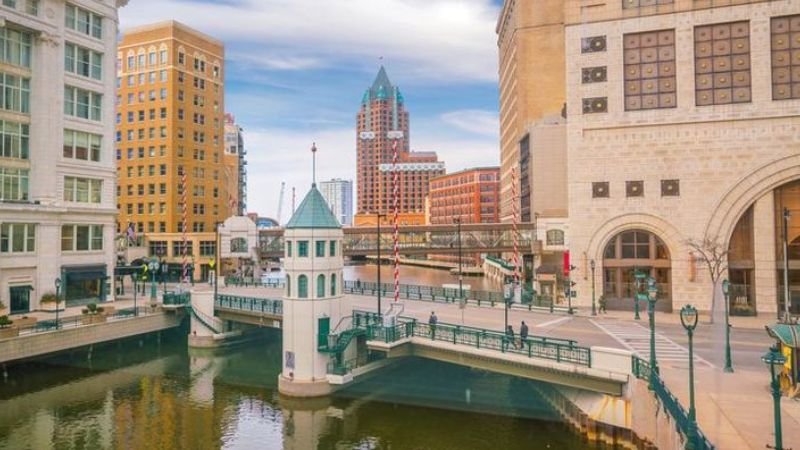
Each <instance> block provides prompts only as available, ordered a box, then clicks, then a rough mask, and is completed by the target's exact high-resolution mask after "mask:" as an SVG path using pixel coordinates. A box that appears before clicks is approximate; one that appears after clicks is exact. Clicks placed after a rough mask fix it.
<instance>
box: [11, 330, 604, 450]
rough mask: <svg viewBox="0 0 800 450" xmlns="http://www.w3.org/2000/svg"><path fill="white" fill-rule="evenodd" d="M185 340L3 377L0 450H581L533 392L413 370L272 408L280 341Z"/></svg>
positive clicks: (523, 385)
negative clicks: (228, 344)
mask: <svg viewBox="0 0 800 450" xmlns="http://www.w3.org/2000/svg"><path fill="white" fill-rule="evenodd" d="M183 333H185V331H183V332H177V333H174V334H173V335H171V336H165V337H164V339H162V340H161V341H160V342H159V341H157V340H156V339H155V338H154V337H148V338H145V339H142V340H139V339H133V340H129V341H125V342H123V343H121V344H110V345H107V346H105V347H104V348H103V349H101V350H99V351H98V350H96V351H95V352H94V355H93V357H92V360H91V361H89V360H87V357H86V353H85V352H75V353H74V354H73V355H63V356H60V357H58V358H56V359H51V360H48V361H46V362H31V363H25V364H21V365H17V366H12V367H9V369H8V375H7V378H5V380H2V379H0V448H2V449H15V450H16V449H33V450H39V449H218V448H225V449H298V450H313V449H333V450H342V449H359V450H366V449H387V450H388V449H393V450H401V449H412V450H417V449H420V450H421V449H430V450H438V449H443V450H449V449H453V450H456V449H458V450H464V449H491V450H500V449H503V450H506V449H507V450H514V449H520V450H522V449H526V450H528V449H534V450H536V449H585V448H590V447H589V446H588V445H587V444H584V443H583V442H582V439H581V438H580V437H578V436H576V435H574V434H573V433H572V432H570V431H569V430H568V429H567V427H566V426H565V425H564V424H562V423H561V422H559V420H558V417H557V416H556V414H555V413H554V411H552V410H551V409H550V407H549V406H547V405H546V403H545V402H544V401H543V400H542V399H540V398H539V397H538V395H537V394H536V393H535V392H534V390H533V385H532V384H531V382H528V381H524V380H520V379H515V378H512V377H506V376H501V375H496V374H491V373H487V372H483V371H477V370H472V369H468V368H464V367H459V366H453V365H449V364H444V363H438V362H432V361H424V360H416V359H411V360H407V361H405V362H401V363H399V364H396V365H395V366H393V367H390V368H387V369H385V370H384V371H383V372H380V373H379V375H377V376H375V377H373V378H370V379H368V380H365V381H363V382H360V383H356V384H355V385H353V386H352V387H349V388H347V389H345V390H342V391H339V392H337V393H336V394H335V395H334V396H333V397H332V398H329V399H323V400H305V401H297V400H287V399H284V398H281V397H279V396H278V394H277V390H276V385H277V376H278V373H279V371H280V360H281V353H280V352H281V347H280V334H279V333H276V332H274V331H269V332H267V333H265V336H264V337H263V339H261V340H260V341H257V342H252V343H250V344H247V345H246V346H243V347H239V348H234V349H228V350H226V351H225V352H224V353H222V354H220V353H217V354H213V353H195V352H192V351H189V350H188V349H187V348H186V344H185V334H183Z"/></svg>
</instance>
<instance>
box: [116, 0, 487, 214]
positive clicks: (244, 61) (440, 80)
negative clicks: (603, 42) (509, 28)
mask: <svg viewBox="0 0 800 450" xmlns="http://www.w3.org/2000/svg"><path fill="white" fill-rule="evenodd" d="M501 4H502V2H501V0H334V1H330V0H327V1H326V0H133V1H131V2H129V3H128V5H127V6H125V7H123V8H121V9H120V27H121V29H122V31H123V32H124V30H125V29H126V28H129V27H133V26H137V25H143V24H148V23H153V22H158V21H163V20H169V19H174V20H178V21H180V22H182V23H184V24H186V25H189V26H191V27H193V28H196V29H198V30H200V31H202V32H204V33H206V34H209V35H211V36H213V37H215V38H217V39H219V40H221V41H223V42H224V43H225V71H226V73H225V76H226V78H225V109H226V111H227V112H230V113H233V114H234V115H235V116H236V120H237V122H238V123H239V125H240V126H241V127H242V128H243V129H244V139H245V149H246V151H247V167H248V180H247V183H248V199H247V210H248V211H251V212H257V213H258V214H259V215H261V216H268V217H276V216H277V211H278V199H279V193H280V186H281V182H286V194H285V197H284V209H283V214H282V221H283V222H285V221H286V220H288V218H289V214H290V213H289V211H290V208H291V191H292V187H296V189H297V203H298V204H299V202H300V201H301V200H302V198H303V196H304V195H305V193H306V192H307V191H308V189H309V187H310V184H311V178H312V176H311V152H310V148H311V144H312V142H316V146H317V148H318V152H317V180H318V181H322V180H327V179H331V178H344V179H352V180H353V181H354V183H355V173H356V170H355V163H356V149H355V148H356V147H355V146H356V132H355V116H356V113H357V112H358V109H359V106H360V101H361V97H362V95H363V94H364V91H365V90H366V89H367V88H368V87H369V86H370V85H371V84H372V81H373V80H374V78H375V75H376V74H377V72H378V69H379V67H380V65H381V64H383V65H384V66H385V67H386V70H387V73H388V75H389V79H390V80H391V82H392V84H394V85H396V86H399V88H400V91H401V92H402V93H403V96H404V97H405V100H406V108H407V110H408V111H409V114H410V137H411V148H412V150H418V151H436V152H438V154H439V159H440V160H443V161H444V162H445V164H446V167H447V171H448V172H455V171H458V170H461V169H465V168H469V167H475V166H491V165H498V164H499V157H500V153H499V140H498V112H497V111H498V106H497V105H498V93H497V44H496V35H495V31H494V30H495V25H496V21H497V16H498V14H499V11H500V7H501ZM354 201H355V192H354Z"/></svg>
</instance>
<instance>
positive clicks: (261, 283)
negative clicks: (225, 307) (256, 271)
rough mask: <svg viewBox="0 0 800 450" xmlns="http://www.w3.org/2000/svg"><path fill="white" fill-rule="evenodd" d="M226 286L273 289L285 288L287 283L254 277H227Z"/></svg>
mask: <svg viewBox="0 0 800 450" xmlns="http://www.w3.org/2000/svg"><path fill="white" fill-rule="evenodd" d="M225 285H226V286H237V287H272V288H285V287H286V281H284V280H279V279H268V280H260V279H258V278H253V277H232V276H228V277H225Z"/></svg>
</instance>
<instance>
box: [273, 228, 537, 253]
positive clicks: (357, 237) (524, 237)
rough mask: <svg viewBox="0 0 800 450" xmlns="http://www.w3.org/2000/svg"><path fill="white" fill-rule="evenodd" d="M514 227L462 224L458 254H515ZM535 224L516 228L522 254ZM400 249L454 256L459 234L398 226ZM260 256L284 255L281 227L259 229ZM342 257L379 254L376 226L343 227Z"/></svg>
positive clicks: (384, 237)
mask: <svg viewBox="0 0 800 450" xmlns="http://www.w3.org/2000/svg"><path fill="white" fill-rule="evenodd" d="M512 227H513V225H512V224H510V223H475V224H462V225H461V251H462V252H463V253H464V254H470V253H504V252H512V251H514V236H513V231H512ZM534 231H535V225H534V224H532V223H524V224H519V225H517V234H518V241H517V242H518V246H519V251H520V252H521V253H532V252H533V245H534V242H535V239H534V237H535V236H534ZM399 234H400V236H399V247H400V253H401V254H403V255H427V254H456V253H458V232H457V229H456V226H455V225H411V226H401V227H399ZM380 249H381V253H382V254H384V255H387V256H388V255H390V254H391V253H392V252H393V251H394V237H393V230H392V226H391V225H385V226H382V227H381V234H380ZM258 250H259V255H260V256H261V257H262V258H279V257H281V256H283V255H284V251H285V250H284V243H283V228H269V229H264V230H259V242H258ZM343 252H344V255H345V256H372V255H376V254H377V253H378V229H377V227H345V228H344V249H343Z"/></svg>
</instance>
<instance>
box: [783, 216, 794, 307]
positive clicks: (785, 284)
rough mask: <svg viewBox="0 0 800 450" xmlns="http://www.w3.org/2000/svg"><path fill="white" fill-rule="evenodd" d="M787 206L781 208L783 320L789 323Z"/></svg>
mask: <svg viewBox="0 0 800 450" xmlns="http://www.w3.org/2000/svg"><path fill="white" fill-rule="evenodd" d="M789 217H791V214H790V213H789V208H783V311H784V313H783V314H784V315H783V321H784V322H785V323H790V321H789V318H790V317H791V316H790V315H789V304H790V303H791V301H792V299H791V297H790V295H789Z"/></svg>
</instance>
